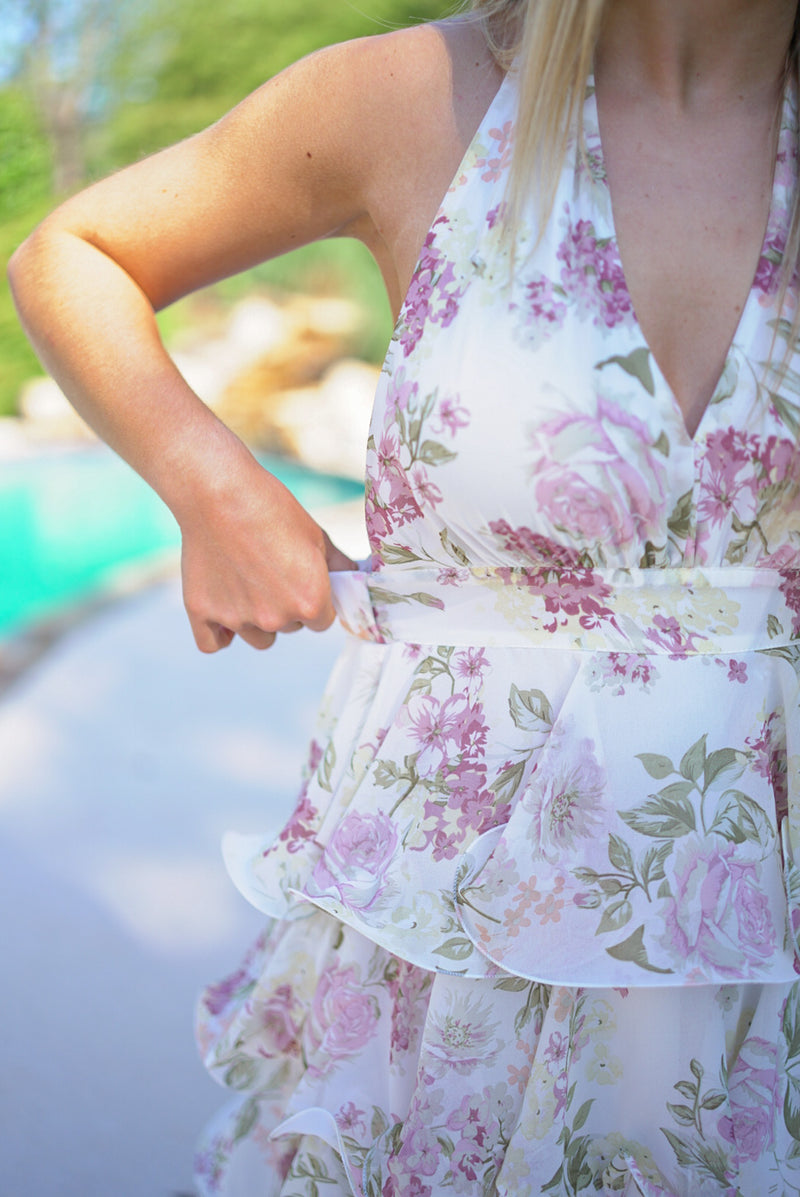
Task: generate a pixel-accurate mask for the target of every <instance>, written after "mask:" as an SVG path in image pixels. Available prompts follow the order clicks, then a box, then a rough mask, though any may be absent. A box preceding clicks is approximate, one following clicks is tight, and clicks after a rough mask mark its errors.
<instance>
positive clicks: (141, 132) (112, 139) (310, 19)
mask: <svg viewBox="0 0 800 1197" xmlns="http://www.w3.org/2000/svg"><path fill="white" fill-rule="evenodd" d="M456 2H458V0H456ZM408 3H409V0H344V2H342V0H303V4H302V7H301V5H300V3H299V2H298V0H224V2H223V3H220V2H219V0H169V3H167V0H0V260H5V259H6V258H7V257H8V256H9V254H10V253H11V251H12V250H13V248H14V247H15V245H17V244H18V243H19V241H20V240H21V239H22V238H23V237H24V236H25V234H26V233H27V232H28V231H29V229H30V228H31V227H32V226H33V224H34V223H35V222H36V221H37V220H38V219H40V218H41V217H42V216H43V215H44V214H45V211H46V209H47V207H48V205H49V203H51V202H52V197H53V196H55V197H58V196H60V195H63V194H64V193H66V192H68V191H72V190H74V189H75V188H76V187H78V186H80V185H81V184H82V183H84V182H86V181H88V179H90V178H96V177H97V176H99V175H101V174H106V173H108V172H109V171H110V170H113V169H116V168H118V167H119V166H122V165H123V164H124V163H126V162H130V161H133V160H134V159H136V158H138V157H141V156H142V155H143V154H146V153H151V152H152V151H153V150H156V149H159V148H160V147H161V146H164V145H166V144H168V143H170V142H173V141H176V140H178V139H180V138H182V137H186V136H188V135H189V134H191V133H194V132H196V131H197V130H198V129H200V128H202V127H204V126H205V125H208V124H210V123H211V122H212V121H214V120H216V119H217V118H218V117H220V116H221V115H222V114H223V113H224V112H225V111H226V110H227V109H228V108H230V107H232V106H233V105H234V104H235V103H237V102H238V101H239V100H240V99H242V98H243V97H244V96H245V95H246V94H247V93H248V92H249V91H251V90H253V88H255V87H257V86H258V85H259V84H261V83H262V82H263V81H264V80H265V79H267V78H269V77H270V76H271V75H273V74H275V73H276V72H277V71H279V70H280V69H281V68H282V67H284V66H286V65H287V64H288V63H289V62H292V61H294V60H295V59H297V58H300V57H302V56H303V55H304V54H308V53H309V52H310V51H312V50H314V49H317V48H318V47H320V46H322V45H328V44H330V43H332V42H336V41H343V40H345V39H347V38H351V37H359V36H363V35H365V34H370V33H378V32H381V31H383V30H386V29H392V28H396V27H400V26H403V25H408V24H412V23H417V22H420V21H426V20H432V19H435V18H437V17H440V16H442V15H444V14H445V13H446V12H447V11H449V10H450V9H451V7H452V0H413V7H409V6H408ZM364 102H365V104H367V103H369V97H368V96H366V95H365V97H364ZM341 248H342V247H340V249H341ZM323 258H324V259H325V260H326V261H327V260H328V259H330V260H331V261H334V263H335V270H334V273H335V271H337V270H338V272H339V275H340V276H341V275H342V274H343V273H344V274H346V275H347V277H348V278H350V279H354V280H355V290H356V291H361V292H364V293H369V294H370V296H373V295H376V296H378V300H377V302H378V303H380V298H379V297H380V283H379V280H377V281H376V276H375V275H374V272H373V273H372V274H370V273H369V272H368V269H367V266H362V265H359V262H363V256H362V258H361V259H359V258H354V257H352V256H348V255H347V254H345V255H341V254H339V253H338V252H334V251H331V250H330V247H328V246H321V247H319V254H318V255H311V256H310V257H309V256H306V257H305V258H303V259H302V262H303V263H304V265H303V266H301V267H300V270H301V273H302V272H303V271H304V272H305V273H304V275H303V278H304V279H305V280H307V277H308V273H309V267H308V263H309V262H312V263H314V264H315V265H314V266H313V268H312V270H311V273H312V274H316V275H319V273H320V271H319V267H318V266H317V265H316V264H317V263H320V262H322V260H323ZM343 263H345V265H342V264H343ZM370 267H371V264H370ZM280 269H281V270H282V268H280ZM292 269H295V267H293V266H291V265H290V267H289V272H290V271H291V270H292ZM359 271H360V272H361V275H359ZM362 276H363V277H362ZM270 277H272V275H270ZM275 278H276V279H277V278H280V280H281V281H282V282H283V283H284V284H285V283H286V282H287V281H288V273H287V274H284V273H279V274H278V275H275ZM367 306H368V307H369V308H371V309H375V307H376V303H375V302H373V301H372V300H371V301H370V303H369V304H368V305H367ZM380 319H381V320H382V319H383V317H382V316H381V318H380ZM379 323H380V321H379ZM382 328H383V325H382V324H381V329H382ZM382 336H383V332H381V333H380V335H378V334H375V335H373V334H370V335H369V338H368V339H371V343H372V342H374V345H376V346H377V345H378V344H379V342H380V340H381V337H382ZM368 352H370V353H373V352H374V353H375V354H376V355H378V356H379V350H378V349H370V350H369V351H368ZM35 370H36V364H35V358H34V356H33V354H32V352H31V350H30V347H29V346H28V344H27V341H26V340H25V338H24V335H23V333H22V331H21V329H20V328H19V325H18V324H17V322H16V319H15V317H14V313H13V305H12V303H11V297H10V294H9V292H8V288H7V286H6V284H5V279H4V278H3V277H2V276H0V415H1V414H3V413H5V412H11V411H13V410H14V408H15V402H16V396H17V393H18V391H19V387H20V385H21V383H22V382H23V381H24V379H25V378H27V377H29V376H30V375H31V374H32V373H34V372H35Z"/></svg>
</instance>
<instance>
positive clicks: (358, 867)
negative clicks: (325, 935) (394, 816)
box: [312, 811, 397, 910]
mask: <svg viewBox="0 0 800 1197" xmlns="http://www.w3.org/2000/svg"><path fill="white" fill-rule="evenodd" d="M396 849H397V830H396V828H395V826H394V824H393V823H392V821H391V819H390V818H389V817H388V815H385V814H383V812H382V811H379V812H378V813H377V814H375V815H372V814H362V813H360V812H359V811H349V812H348V813H347V814H346V815H345V816H344V818H343V819H342V821H341V823H340V824H339V826H338V827H337V828H336V831H335V833H334V835H333V838H332V839H331V842H330V843H329V844H328V847H327V848H326V850H325V853H324V855H323V857H322V859H321V860H320V861H319V862H318V864H317V865H316V867H315V869H314V872H313V875H312V884H313V886H318V887H319V889H320V892H322V893H326V892H330V891H331V890H334V891H335V892H336V894H337V896H338V897H339V899H340V901H341V902H343V903H344V905H345V906H347V907H349V908H350V909H351V910H369V908H370V907H371V906H372V905H373V903H374V902H375V901H376V899H377V898H379V897H380V895H381V893H382V891H383V889H384V887H385V884H386V873H387V870H388V868H389V865H390V864H391V861H392V858H393V856H394V854H395V851H396Z"/></svg>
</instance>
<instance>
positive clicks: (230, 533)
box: [176, 454, 357, 653]
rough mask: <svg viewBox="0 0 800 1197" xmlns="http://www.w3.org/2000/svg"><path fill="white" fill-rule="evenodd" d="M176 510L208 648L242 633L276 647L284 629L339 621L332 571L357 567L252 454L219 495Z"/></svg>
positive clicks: (190, 596)
mask: <svg viewBox="0 0 800 1197" xmlns="http://www.w3.org/2000/svg"><path fill="white" fill-rule="evenodd" d="M176 514H177V515H178V521H179V523H180V525H181V531H182V533H183V555H182V576H183V595H184V603H185V606H186V610H187V613H188V616H189V622H190V623H191V627H192V632H193V634H194V638H195V641H196V643H197V647H198V648H199V649H200V650H201V651H202V652H207V653H213V652H216V651H217V650H218V649H220V648H227V646H228V645H229V644H230V643H231V641H232V640H233V638H234V636H235V635H238V636H241V638H242V639H243V640H245V641H246V642H247V643H248V644H250V645H252V646H253V648H259V649H264V648H269V647H270V645H272V644H273V643H274V641H275V636H276V634H277V633H278V632H294V631H297V630H298V629H299V628H301V627H309V628H312V629H314V630H315V631H322V630H323V629H324V628H327V627H329V626H330V624H331V623H332V622H333V619H334V615H335V613H334V609H333V604H332V601H331V588H330V581H329V576H328V575H329V573H330V572H331V571H333V570H346V569H356V568H357V565H356V563H355V562H354V561H351V559H350V558H349V557H347V556H346V555H345V554H344V553H342V552H341V551H340V550H339V549H337V548H336V547H335V546H334V545H333V544H332V543H331V541H330V539H329V538H328V536H327V535H326V533H325V532H324V531H323V530H322V528H320V527H319V525H318V524H317V523H315V521H314V520H313V519H312V518H311V516H310V515H309V514H308V512H307V511H305V510H304V509H303V507H301V505H300V504H299V503H298V502H297V500H296V499H295V498H294V497H293V496H292V495H291V493H290V492H289V491H288V490H287V489H286V487H285V486H284V485H283V484H282V483H281V482H279V481H278V479H277V478H275V477H273V475H271V474H269V473H268V472H267V471H266V470H264V469H263V468H262V467H261V466H260V465H259V464H258V463H257V462H256V461H255V459H254V458H252V457H251V456H250V455H249V454H246V455H242V459H241V460H240V461H239V462H238V463H237V467H236V471H235V474H233V475H232V476H228V477H226V479H225V482H224V484H223V485H222V486H215V487H214V491H213V494H206V495H204V496H203V498H202V499H201V500H200V501H199V502H198V501H197V499H196V496H195V501H194V502H193V504H192V505H191V507H190V509H189V510H188V511H186V512H185V513H181V512H177V513H176Z"/></svg>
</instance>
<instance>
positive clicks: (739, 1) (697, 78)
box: [596, 0, 797, 112]
mask: <svg viewBox="0 0 800 1197" xmlns="http://www.w3.org/2000/svg"><path fill="white" fill-rule="evenodd" d="M796 9H797V3H796V0H608V4H607V9H606V12H605V14H604V20H603V27H602V30H601V34H600V39H599V41H598V46H597V53H596V72H597V75H598V77H600V76H602V77H604V78H605V80H606V83H607V84H610V85H611V86H613V87H614V88H620V89H622V90H624V91H625V92H627V93H629V94H630V96H631V98H634V97H635V98H636V100H637V101H638V102H647V101H648V99H651V100H655V101H657V102H658V103H659V105H661V106H662V109H663V108H664V107H665V106H666V107H668V108H672V109H674V110H675V111H684V112H685V111H687V110H690V109H692V108H693V107H695V106H696V105H705V106H707V105H709V104H712V105H713V104H716V103H728V102H730V99H731V97H732V96H737V97H739V98H741V99H745V98H752V97H754V96H755V95H757V94H758V93H761V92H763V91H764V90H765V89H766V90H768V91H769V92H770V93H773V94H774V91H775V89H776V88H777V87H778V86H779V85H780V83H781V81H782V79H783V75H784V69H785V64H786V54H787V51H788V48H789V43H790V41H791V37H792V31H793V28H794V21H795V13H796Z"/></svg>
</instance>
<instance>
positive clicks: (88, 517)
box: [0, 447, 362, 635]
mask: <svg viewBox="0 0 800 1197" xmlns="http://www.w3.org/2000/svg"><path fill="white" fill-rule="evenodd" d="M260 460H261V461H262V462H263V464H264V465H265V466H266V467H267V469H269V470H271V471H272V473H274V474H276V475H277V477H278V478H280V480H281V481H282V482H283V483H284V484H285V485H286V486H288V487H289V489H290V490H291V491H292V493H293V494H295V495H296V496H297V498H298V499H299V500H300V502H301V503H303V504H305V505H306V506H315V505H318V506H321V505H327V504H331V503H337V502H340V501H343V500H345V499H353V498H356V497H358V496H359V495H360V494H362V487H361V486H360V484H359V483H357V482H353V481H351V480H349V479H346V478H337V477H333V476H331V475H324V474H315V473H312V472H311V471H310V470H306V469H303V468H302V467H301V466H296V465H293V464H291V463H289V462H285V461H283V460H281V459H279V458H270V457H261V458H260ZM179 543H180V537H179V534H178V527H177V525H176V523H175V521H174V519H173V518H172V515H171V514H170V512H169V510H168V509H167V508H166V507H165V506H164V504H163V503H162V502H161V500H160V499H159V498H158V497H157V496H156V495H155V494H154V493H153V492H152V491H151V490H150V488H149V487H148V486H146V485H145V483H144V482H142V480H141V478H139V477H138V476H137V475H136V474H134V472H133V471H132V470H131V469H129V468H128V466H126V465H125V464H124V462H121V461H120V460H119V459H118V458H116V457H114V456H113V454H111V453H110V452H109V451H107V450H105V449H103V448H101V447H96V448H95V447H93V448H91V449H87V450H85V451H84V450H81V451H70V452H65V453H63V454H47V455H44V456H42V457H36V458H32V459H27V460H25V459H23V460H20V461H14V462H4V463H3V464H2V466H0V635H7V634H8V633H9V632H14V631H17V630H19V629H20V628H21V627H22V626H24V625H25V624H26V623H29V622H31V621H33V620H36V619H40V618H42V617H45V616H47V615H52V614H53V613H54V612H56V611H57V610H58V609H59V608H60V607H63V606H65V605H66V604H69V603H73V602H76V601H78V600H80V599H83V598H86V597H89V596H90V595H93V594H96V593H98V592H100V591H102V590H103V588H104V587H106V586H108V585H109V584H110V583H112V582H113V579H114V575H115V573H116V572H117V571H119V569H120V568H121V567H124V566H128V565H131V564H133V563H136V562H146V561H147V560H148V559H153V558H155V557H157V556H158V554H160V553H164V552H166V551H168V550H170V549H175V548H177V547H178V545H179Z"/></svg>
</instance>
